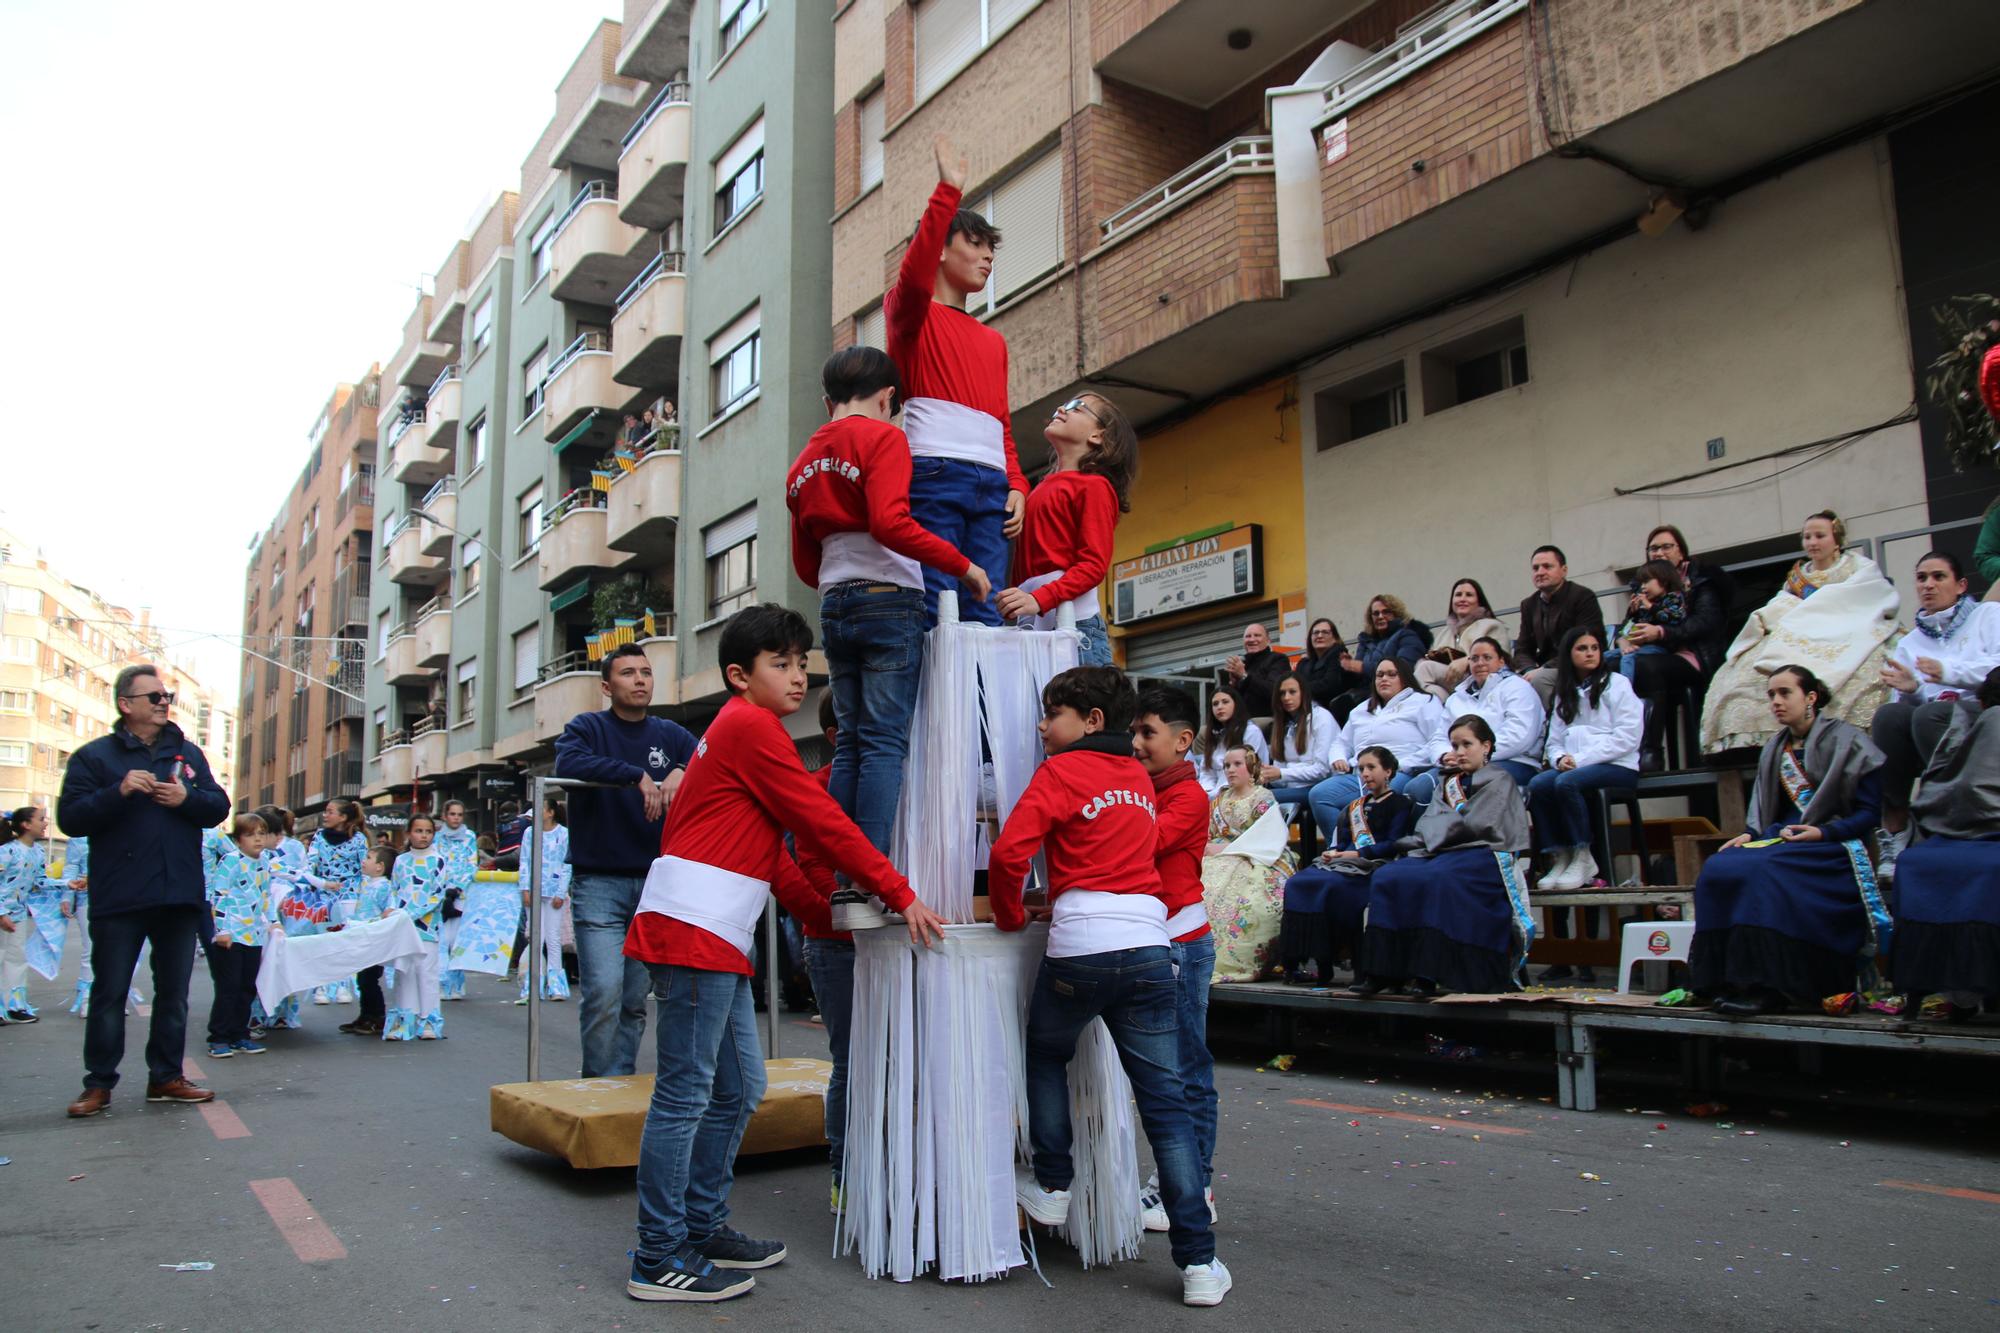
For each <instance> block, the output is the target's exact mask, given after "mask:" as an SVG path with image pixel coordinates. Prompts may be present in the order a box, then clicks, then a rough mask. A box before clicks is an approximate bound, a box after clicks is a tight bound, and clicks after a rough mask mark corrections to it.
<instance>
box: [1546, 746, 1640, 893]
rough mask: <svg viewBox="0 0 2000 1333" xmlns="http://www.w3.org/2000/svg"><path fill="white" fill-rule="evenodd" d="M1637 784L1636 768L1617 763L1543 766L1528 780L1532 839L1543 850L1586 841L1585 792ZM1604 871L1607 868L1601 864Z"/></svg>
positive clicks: (1623, 787)
mask: <svg viewBox="0 0 2000 1333" xmlns="http://www.w3.org/2000/svg"><path fill="white" fill-rule="evenodd" d="M1638 785H1639V771H1638V770H1637V769H1634V768H1622V767H1620V766H1619V765H1617V764H1585V765H1583V767H1581V768H1572V769H1570V770H1569V771H1568V772H1566V773H1558V772H1556V770H1554V769H1553V768H1545V769H1543V770H1542V771H1541V772H1539V773H1537V774H1535V778H1534V781H1532V782H1530V783H1529V784H1528V811H1529V813H1530V814H1532V815H1533V816H1534V818H1535V832H1536V834H1537V838H1536V840H1537V841H1538V842H1540V843H1541V845H1542V850H1543V851H1553V850H1555V849H1556V848H1559V847H1587V846H1589V845H1590V804H1589V802H1588V801H1586V800H1585V799H1584V797H1585V795H1586V793H1589V792H1593V791H1596V790H1598V789H1599V788H1602V787H1610V788H1613V789H1620V788H1622V789H1625V790H1630V789H1632V788H1635V787H1637V786H1638ZM1603 869H1604V871H1605V873H1606V874H1607V875H1608V874H1610V872H1611V867H1610V866H1605V867H1604V868H1603Z"/></svg>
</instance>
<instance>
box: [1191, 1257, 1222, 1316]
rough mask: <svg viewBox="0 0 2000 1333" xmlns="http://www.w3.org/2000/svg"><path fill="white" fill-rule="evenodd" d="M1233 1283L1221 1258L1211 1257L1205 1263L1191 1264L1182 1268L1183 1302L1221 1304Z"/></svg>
mask: <svg viewBox="0 0 2000 1333" xmlns="http://www.w3.org/2000/svg"><path fill="white" fill-rule="evenodd" d="M1233 1285H1234V1284H1233V1283H1232V1282H1231V1281H1230V1279H1229V1270H1228V1269H1227V1268H1224V1267H1223V1266H1222V1260H1220V1259H1211V1260H1209V1261H1208V1262H1207V1263H1205V1264H1189V1265H1188V1266H1187V1267H1186V1268H1183V1269H1182V1270H1181V1304H1183V1305H1220V1304H1222V1298H1223V1297H1224V1296H1227V1295H1228V1294H1229V1288H1230V1287H1231V1286H1233Z"/></svg>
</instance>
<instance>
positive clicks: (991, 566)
mask: <svg viewBox="0 0 2000 1333" xmlns="http://www.w3.org/2000/svg"><path fill="white" fill-rule="evenodd" d="M910 517H911V518H914V519H915V520H916V521H917V523H918V525H919V526H921V527H923V528H925V529H926V530H928V531H929V532H930V534H931V535H932V536H934V537H942V538H943V539H944V540H945V541H948V542H950V543H951V544H952V545H953V546H956V547H957V548H958V549H959V551H960V552H961V553H962V554H963V555H964V556H965V558H966V559H967V560H970V561H971V562H972V563H973V564H975V565H978V566H979V567H980V568H981V569H983V570H985V571H986V575H987V577H988V578H990V579H992V580H993V586H994V587H995V588H1002V587H1005V586H1006V579H1007V538H1006V537H1005V536H1003V535H1002V534H1001V530H1002V529H1003V528H1005V527H1006V525H1007V474H1006V473H1005V472H1002V471H1001V470H1000V469H998V468H990V467H985V466H983V465H981V464H979V463H968V462H967V461H966V460H964V459H962V458H915V459H912V460H911V461H910ZM946 588H950V589H952V590H953V591H955V592H956V593H957V594H958V618H959V619H960V620H965V621H977V622H978V623H980V624H982V625H998V624H999V623H1000V612H999V611H997V610H995V609H994V606H993V602H992V600H991V599H990V598H989V599H988V600H986V601H984V602H975V601H973V600H972V593H971V592H970V591H969V590H968V589H967V588H966V587H965V585H964V584H962V583H960V582H959V581H958V580H957V579H955V578H953V577H951V576H950V575H949V574H941V573H939V572H938V571H937V570H935V569H932V568H930V566H928V565H926V566H925V567H924V624H925V626H926V627H928V626H931V625H935V624H937V595H938V593H940V592H942V591H943V590H944V589H946Z"/></svg>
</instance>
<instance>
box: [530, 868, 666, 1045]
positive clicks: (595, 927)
mask: <svg viewBox="0 0 2000 1333" xmlns="http://www.w3.org/2000/svg"><path fill="white" fill-rule="evenodd" d="M645 887H646V881H645V879H644V878H642V877H640V876H637V875H601V874H598V873H597V872H595V871H589V870H579V871H577V872H576V878H575V879H574V880H573V881H572V882H571V884H570V918H571V920H573V921H574V922H575V923H576V971H577V989H578V991H579V992H581V993H580V994H579V995H578V997H577V1006H576V1021H577V1024H578V1026H579V1027H580V1028H581V1029H582V1033H583V1077H585V1078H604V1077H610V1076H614V1075H621V1074H630V1073H631V1072H632V1071H633V1070H634V1069H635V1068H636V1067H637V1065H638V1060H639V1039H640V1038H641V1037H643V1036H645V1035H646V991H647V990H648V989H649V988H650V986H651V985H652V982H651V980H650V979H649V978H648V977H647V975H646V965H645V964H644V963H642V962H640V961H639V960H638V959H636V958H627V957H626V956H625V931H626V929H627V928H628V927H630V926H631V924H632V916H633V914H634V913H635V912H637V911H638V910H639V893H640V890H642V889H644V888H645ZM525 965H526V964H525V963H524V964H523V966H525Z"/></svg>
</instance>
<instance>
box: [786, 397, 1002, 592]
mask: <svg viewBox="0 0 2000 1333" xmlns="http://www.w3.org/2000/svg"><path fill="white" fill-rule="evenodd" d="M785 505H786V507H787V508H789V509H790V510H791V511H792V568H794V569H796V570H797V571H798V574H799V580H800V581H801V582H802V583H804V584H805V585H806V586H807V587H808V588H817V587H819V585H820V566H821V563H822V549H823V547H824V546H825V545H826V543H827V540H828V538H830V537H834V536H835V535H836V534H840V533H858V534H865V536H866V538H867V540H868V543H870V544H872V547H873V548H874V550H873V551H872V552H870V551H866V550H863V551H855V550H854V549H853V548H854V547H855V546H856V545H857V543H856V542H855V541H854V540H853V539H851V538H850V539H848V540H847V542H846V543H845V546H846V547H847V549H846V550H845V551H843V552H842V554H843V555H845V556H847V557H848V558H847V559H844V560H839V561H838V563H837V564H836V567H835V569H834V570H833V571H832V576H833V577H835V578H851V577H855V576H856V575H857V574H860V575H861V576H863V577H874V578H878V579H882V580H884V581H896V582H903V581H904V580H906V579H910V578H912V576H913V577H914V581H913V582H904V583H903V586H905V587H914V588H921V587H923V584H924V578H923V571H922V570H920V569H911V570H908V571H906V572H904V573H902V574H901V575H895V574H892V573H891V570H892V569H894V567H895V565H896V564H897V563H899V562H896V561H893V560H882V559H881V558H880V555H879V553H880V551H882V550H887V551H889V552H891V553H893V554H894V555H897V556H901V557H903V559H904V560H905V561H909V562H912V563H913V564H915V565H929V566H931V567H932V568H933V569H936V570H938V571H939V572H941V573H945V574H950V575H952V576H953V577H954V578H956V577H957V576H958V575H961V574H963V573H965V571H966V570H967V569H968V568H970V567H971V565H972V562H971V561H970V560H968V559H966V557H965V555H964V554H963V553H962V552H960V551H959V549H958V548H957V547H956V546H953V545H952V544H951V543H950V542H948V541H946V540H944V539H943V538H942V537H937V536H934V535H932V534H931V532H930V531H929V530H927V529H926V528H924V527H923V526H922V525H921V524H919V523H918V522H917V521H916V520H915V519H914V518H911V517H910V442H909V441H908V440H906V439H904V438H903V432H902V431H900V430H898V429H897V428H896V427H895V426H893V425H891V424H890V423H889V422H886V421H877V420H875V419H874V418H873V417H863V416H851V417H842V418H840V419H839V420H838V421H829V422H827V423H826V424H825V425H824V426H821V427H820V428H819V429H818V430H816V431H814V432H813V436H812V439H810V440H808V441H806V447H805V448H804V449H803V450H802V451H801V452H800V453H799V456H798V457H797V458H796V459H794V460H793V462H792V468H791V471H790V472H788V473H787V474H786V475H785ZM871 554H872V555H873V556H874V559H872V560H871V559H870V555H871ZM857 563H858V564H863V565H866V564H872V565H875V566H879V569H877V570H874V571H863V570H860V569H858V568H855V566H856V565H857Z"/></svg>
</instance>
